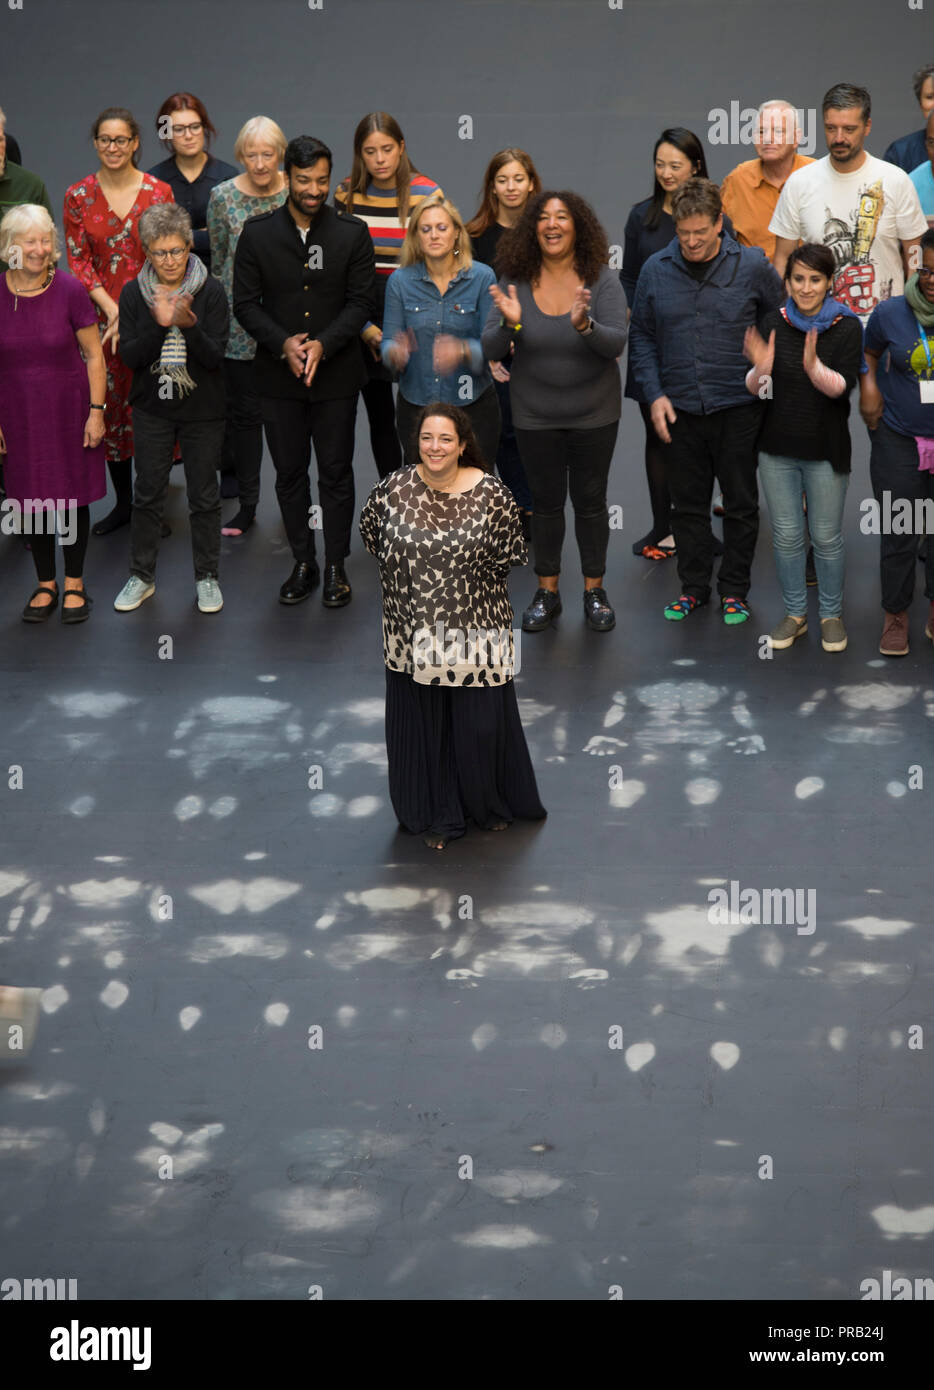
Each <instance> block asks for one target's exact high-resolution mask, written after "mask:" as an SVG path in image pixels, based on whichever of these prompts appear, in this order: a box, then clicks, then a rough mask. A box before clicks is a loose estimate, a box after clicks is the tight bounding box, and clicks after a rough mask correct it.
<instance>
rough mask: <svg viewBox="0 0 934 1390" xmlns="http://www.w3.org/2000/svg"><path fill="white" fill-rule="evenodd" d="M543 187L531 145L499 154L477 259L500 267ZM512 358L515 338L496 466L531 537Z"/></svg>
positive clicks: (476, 220) (504, 376)
mask: <svg viewBox="0 0 934 1390" xmlns="http://www.w3.org/2000/svg"><path fill="white" fill-rule="evenodd" d="M541 188H542V181H541V179H540V178H539V176H538V170H537V169H536V168H535V165H534V164H533V163H532V159H531V156H530V155H527V154H526V152H525V150H520V149H516V148H514V147H512V146H510V147H509V148H508V149H505V150H500V151H499V153H498V154H494V156H493V158H492V159H491V160H490V162H489V164H488V165H487V168H486V173H485V174H484V176H483V193H482V194H481V198H480V208H479V211H478V212H477V214H476V216H475V217H473V218H472V219H471V220H470V221H469V222H468V223H467V234H468V236H469V237H470V245H471V249H472V251H473V258H474V260H475V261H482V262H483V264H484V265H489V266H493V269H494V270H495V268H496V266H495V260H496V252H497V248H498V246H499V243H500V241H501V240H502V237H503V235H504V233H505V232H507V231H510V230H511V229H512V228H513V227H514V226H515V225H516V223H517V222H518V221H519V218H520V217H521V216H522V213H523V211H524V210H525V205H526V203H527V202H528V201H529V198H530V197H534V195H535V194H536V193H540V192H541ZM511 358H512V345H511V344H510V349H509V354H508V356H507V357H506V359H505V360H504V361H503V362H491V363H490V371H491V372H492V374H493V384H494V386H495V387H496V395H497V397H498V399H499V413H500V416H501V418H502V425H501V427H500V434H499V447H498V448H497V450H496V467H497V469H498V470H499V476H500V477H501V478H502V480H503V482H504V483H505V484H506V486H507V487H508V488H509V491H510V492H511V493H512V495H513V497H514V498H515V499H516V506H517V507H518V508H519V513H520V515H521V517H522V534H523V535H524V536H525V538H526V540H530V539H531V536H532V494H531V492H530V491H529V484H528V480H527V478H526V476H525V469H524V468H523V467H522V460H521V458H520V457H519V446H518V445H517V443H516V432H515V430H514V429H513V424H512V409H511V407H510V404H509V365H510V361H511Z"/></svg>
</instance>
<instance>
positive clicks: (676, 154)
mask: <svg viewBox="0 0 934 1390" xmlns="http://www.w3.org/2000/svg"><path fill="white" fill-rule="evenodd" d="M652 160H653V163H654V167H655V183H654V186H653V188H652V192H651V194H650V196H649V197H648V198H643V200H642V202H641V203H636V204H635V205H634V207H633V208H632V210H631V212H630V214H629V217H628V219H627V221H626V232H625V246H624V249H623V268H622V270H621V271H620V272H619V278H620V283H621V284H622V287H623V289H624V290H625V291H626V299H627V302H628V304H629V312H630V313H632V306H633V304H635V302H636V285H637V283H638V281H639V272H640V271H641V269H642V267H643V266H644V265H645V263H646V261H647V260H648V259H649V257H650V256H654V255H655V252H656V251H661V250H663V249H664V248H665V247H666V246H667V245H668V243H669V242H670V241H671V240H672V239H673V237H674V235H675V224H674V221H673V220H672V216H671V198H672V194H673V193H674V192H675V190H676V189H678V188H680V187H681V185H682V184H683V183H687V181H688V179H691V178H702V179H706V178H707V177H708V174H707V159H706V157H705V155H704V147H703V145H702V144H701V142H700V140H699V139H698V137H697V136H696V135H695V134H694V132H693V131H691V130H685V128H684V126H671V127H669V129H668V130H663V131H662V133H661V135H660V136H659V137H658V139H657V140H656V141H655V148H654V150H653V151H652ZM723 230H724V231H725V232H728V233H729V234H730V236H732V235H733V224H732V222H731V221H730V219H729V218H728V217H727V216H724V218H723ZM625 394H626V396H627V398H628V399H629V400H631V401H637V402H638V404H639V413H640V415H641V416H642V423H643V425H644V427H645V476H646V480H647V482H648V485H649V503H650V505H651V508H652V529H651V530H650V531H647V532H646V533H645V535H644V536H642V537H641V539H639V540H637V541H635V542H634V543H633V547H632V553H633V555H644V556H645V558H646V559H647V560H667V559H668V558H669V556H671V555H674V553H675V541H674V536H673V535H672V533H671V498H670V497H669V495H668V484H667V482H666V481H665V445H664V444H663V443H662V442H661V440H660V439H659V437H658V435H657V434H656V433H655V429H654V428H653V425H652V418H651V415H650V413H649V407H648V405H647V403H646V402H645V401H644V400H643V399H642V393H641V392H640V390H639V387H638V386H637V385H636V380H635V377H634V375H633V373H632V368H631V366H628V365H627V370H626V391H625Z"/></svg>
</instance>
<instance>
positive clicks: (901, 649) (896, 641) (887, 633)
mask: <svg viewBox="0 0 934 1390" xmlns="http://www.w3.org/2000/svg"><path fill="white" fill-rule="evenodd" d="M879 651H880V652H881V653H882V655H883V656H907V655H908V614H907V613H886V615H885V626H884V627H883V629H882V641H881V642H880V643H879Z"/></svg>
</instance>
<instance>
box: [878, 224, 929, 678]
mask: <svg viewBox="0 0 934 1390" xmlns="http://www.w3.org/2000/svg"><path fill="white" fill-rule="evenodd" d="M920 250H921V256H922V262H921V267H920V269H919V270H918V271H917V272H916V273H915V274H914V275H912V277H911V279H910V280H909V281H908V283H907V284H906V285H905V293H904V294H900V295H896V296H894V297H893V298H892V299H885V300H883V301H882V303H881V304H879V305H877V306H876V308H875V309H874V310H873V313H872V317H871V318H870V320H869V323H868V324H867V326H866V340H865V348H864V350H865V354H866V361H867V363H868V366H869V370H868V372H867V373H866V374H865V376H864V377H863V378H862V381H861V387H860V413H861V414H862V417H863V419H864V420H865V422H866V425H867V427H868V429H869V432H870V440H871V445H872V449H871V454H870V460H869V471H870V476H871V478H872V489H873V494H874V499H875V506H874V507H873V508H870V509H867V507H866V504H865V503H864V504H863V509H862V510H863V512H864V515H863V518H862V519H861V521H860V526H861V528H862V529H863V530H865V531H869V533H870V534H878V536H879V542H880V571H881V582H882V608H883V610H884V613H885V619H884V624H883V629H882V640H881V641H880V643H879V650H880V652H881V653H882V655H883V656H907V654H908V651H909V616H908V615H909V609H910V607H911V601H912V598H913V597H914V585H915V564H916V561H917V558H918V545H919V543H920V541H921V538H922V537H923V535H924V532H925V525H924V522H925V518H926V514H928V515H930V514H931V513H934V229H930V230H928V231H927V232H925V233H924V235H923V236H922V238H921V243H920ZM886 352H888V354H889V369H888V371H885V372H879V371H878V364H879V359H880V358H881V357H883V356H884V354H885V353H886ZM924 580H925V582H924V592H925V596H926V597H927V599H928V604H929V609H928V616H927V622H926V624H925V628H924V635H925V636H926V637H930V638H931V639H932V640H934V545H928V547H927V551H926V556H925V565H924Z"/></svg>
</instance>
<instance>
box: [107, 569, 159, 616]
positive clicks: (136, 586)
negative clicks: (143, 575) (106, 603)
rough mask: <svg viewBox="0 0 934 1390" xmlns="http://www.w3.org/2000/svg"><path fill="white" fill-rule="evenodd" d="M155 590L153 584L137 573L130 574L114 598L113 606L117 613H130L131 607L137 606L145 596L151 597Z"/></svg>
mask: <svg viewBox="0 0 934 1390" xmlns="http://www.w3.org/2000/svg"><path fill="white" fill-rule="evenodd" d="M155 592H156V586H155V584H147V582H146V580H145V579H140V577H139V575H138V574H131V575H130V577H129V579H128V580H127V582H126V583H125V584H124V586H123V588H122V589H121V590H120V592H119V594H118V595H117V597H116V598H115V599H114V608H116V610H117V612H118V613H132V611H133V609H134V608H138V607H139V606H140V604H141V603H143V602H144V601H145V600H146V599H147V598H152V596H153V594H154V593H155Z"/></svg>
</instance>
